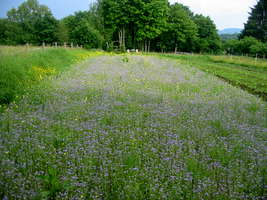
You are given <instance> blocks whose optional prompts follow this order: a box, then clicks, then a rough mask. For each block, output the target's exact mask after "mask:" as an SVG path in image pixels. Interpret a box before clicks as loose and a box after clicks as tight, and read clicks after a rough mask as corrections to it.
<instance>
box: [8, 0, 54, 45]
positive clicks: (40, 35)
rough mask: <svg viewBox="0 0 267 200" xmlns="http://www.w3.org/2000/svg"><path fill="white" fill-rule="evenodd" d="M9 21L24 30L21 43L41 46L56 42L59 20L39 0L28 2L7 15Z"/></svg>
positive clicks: (29, 0) (28, 0)
mask: <svg viewBox="0 0 267 200" xmlns="http://www.w3.org/2000/svg"><path fill="white" fill-rule="evenodd" d="M7 16H8V20H9V21H10V22H13V23H17V25H18V26H20V28H21V29H22V30H23V33H22V34H23V35H24V38H23V39H22V41H21V42H23V43H26V42H30V43H35V44H40V43H42V42H48V43H51V42H53V41H55V40H56V36H55V32H56V29H57V20H56V19H55V18H54V17H53V15H52V13H51V11H50V9H49V8H48V7H47V6H44V5H40V4H39V3H38V1H37V0H27V1H25V2H24V3H22V4H21V5H20V6H19V7H18V8H17V9H15V8H13V9H11V10H10V11H8V13H7Z"/></svg>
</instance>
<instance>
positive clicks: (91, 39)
mask: <svg viewBox="0 0 267 200" xmlns="http://www.w3.org/2000/svg"><path fill="white" fill-rule="evenodd" d="M91 21H92V19H91V15H90V13H89V12H87V11H85V12H77V13H75V15H72V16H69V17H66V18H64V19H63V21H62V23H63V24H64V26H65V27H67V30H68V38H69V41H70V42H73V43H74V44H79V45H83V46H84V47H86V48H88V49H90V48H102V45H103V42H104V38H103V36H102V35H101V33H100V32H99V31H98V30H97V29H96V28H95V27H94V26H93V24H92V22H91Z"/></svg>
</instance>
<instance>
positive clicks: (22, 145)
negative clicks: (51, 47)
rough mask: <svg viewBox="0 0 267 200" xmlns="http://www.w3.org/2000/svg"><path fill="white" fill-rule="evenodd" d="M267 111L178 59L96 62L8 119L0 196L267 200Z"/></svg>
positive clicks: (40, 91)
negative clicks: (265, 198)
mask: <svg viewBox="0 0 267 200" xmlns="http://www.w3.org/2000/svg"><path fill="white" fill-rule="evenodd" d="M127 61H128V62H127ZM266 108H267V105H266V102H263V101H261V100H260V99H258V98H257V97H255V96H253V95H250V94H248V93H247V92H245V91H242V90H240V89H238V88H235V87H233V86H231V85H229V84H227V83H225V82H223V81H221V80H219V79H218V78H216V77H214V76H212V75H209V74H206V73H204V72H201V71H199V70H198V69H195V68H191V67H190V68H189V67H185V66H183V65H181V64H178V63H176V62H175V61H174V60H168V59H160V58H157V57H152V56H129V57H128V59H125V57H124V56H101V57H96V58H92V59H90V60H88V61H86V62H84V63H82V64H80V65H78V66H76V67H73V68H72V69H71V70H70V71H68V72H66V73H64V74H63V75H61V76H59V77H55V78H54V79H52V80H46V81H44V82H43V83H42V84H40V85H38V86H36V87H34V88H33V89H32V91H29V93H28V95H25V97H24V98H23V99H22V100H21V101H20V102H19V103H17V104H13V105H11V106H10V108H9V109H8V110H7V111H6V112H4V113H3V114H2V115H0V119H1V123H0V125H1V126H0V132H1V134H0V154H1V158H0V161H1V162H0V167H1V170H0V197H1V198H8V199H34V198H36V199H220V200H222V199H260V198H263V197H266V185H267V183H266V180H267V176H266V174H267V173H266V172H267V170H266V159H267V158H266V153H267V152H266V151H267V149H266V141H267V138H266V132H267V124H266Z"/></svg>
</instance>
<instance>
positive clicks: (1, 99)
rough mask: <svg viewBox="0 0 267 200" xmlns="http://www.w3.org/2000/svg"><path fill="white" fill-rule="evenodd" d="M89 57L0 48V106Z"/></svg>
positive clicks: (73, 52) (61, 51) (66, 51)
mask: <svg viewBox="0 0 267 200" xmlns="http://www.w3.org/2000/svg"><path fill="white" fill-rule="evenodd" d="M88 55H89V53H88V51H86V50H83V49H63V48H45V49H42V48H36V47H32V48H26V47H7V46H0V105H1V104H8V103H10V102H12V101H13V100H15V99H16V97H19V96H21V95H23V94H24V93H25V90H27V89H28V88H29V87H31V86H32V85H35V84H36V83H38V82H40V81H42V80H43V79H45V78H47V77H49V76H50V75H58V74H60V73H61V72H62V71H64V70H66V69H68V68H69V67H70V66H71V65H72V64H74V63H77V62H79V61H81V60H84V59H86V58H87V57H88Z"/></svg>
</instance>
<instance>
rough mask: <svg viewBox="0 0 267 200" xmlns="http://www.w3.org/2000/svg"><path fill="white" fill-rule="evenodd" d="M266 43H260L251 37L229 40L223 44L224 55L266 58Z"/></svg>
mask: <svg viewBox="0 0 267 200" xmlns="http://www.w3.org/2000/svg"><path fill="white" fill-rule="evenodd" d="M266 46H267V43H262V42H260V41H258V40H257V39H255V38H253V37H244V38H243V39H241V40H229V41H226V42H225V43H224V49H225V51H226V53H229V54H237V55H242V54H243V55H251V56H256V55H257V56H258V57H263V58H266V55H267V49H266Z"/></svg>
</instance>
